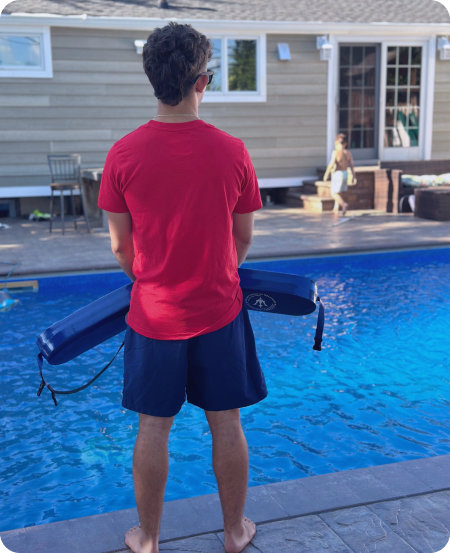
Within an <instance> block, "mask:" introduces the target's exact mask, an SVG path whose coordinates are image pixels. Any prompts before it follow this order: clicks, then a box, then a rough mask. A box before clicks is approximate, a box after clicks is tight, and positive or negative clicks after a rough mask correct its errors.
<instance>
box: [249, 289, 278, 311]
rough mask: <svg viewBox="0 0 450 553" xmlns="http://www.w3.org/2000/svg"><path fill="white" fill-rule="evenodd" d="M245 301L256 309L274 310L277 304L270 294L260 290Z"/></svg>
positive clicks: (251, 307)
mask: <svg viewBox="0 0 450 553" xmlns="http://www.w3.org/2000/svg"><path fill="white" fill-rule="evenodd" d="M245 303H246V304H247V306H248V307H250V309H254V310H255V311H272V309H275V307H276V306H277V302H276V301H275V300H274V299H273V298H271V297H270V296H269V295H268V294H263V293H258V292H256V293H255V294H250V295H249V296H247V297H246V298H245Z"/></svg>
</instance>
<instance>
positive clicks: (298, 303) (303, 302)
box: [36, 269, 325, 405]
mask: <svg viewBox="0 0 450 553" xmlns="http://www.w3.org/2000/svg"><path fill="white" fill-rule="evenodd" d="M239 277H240V281H241V288H242V292H243V298H244V302H245V305H246V306H247V308H248V309H250V310H253V311H260V312H264V313H277V314H282V315H291V316H303V315H309V314H311V313H313V312H314V311H315V310H316V309H317V307H318V306H319V314H318V320H317V329H316V335H315V338H314V346H313V349H315V350H316V351H320V350H321V343H322V334H323V327H324V319H325V310H324V306H323V303H322V302H321V301H320V298H319V295H318V290H317V285H316V283H315V282H314V281H313V280H311V279H309V278H306V277H302V276H299V275H291V274H286V273H275V272H271V271H259V270H256V269H239ZM132 287H133V285H132V284H127V285H126V286H123V287H122V288H119V289H118V290H115V291H114V292H111V293H110V294H107V295H106V296H103V297H101V298H99V299H98V300H96V301H94V302H92V303H90V304H89V305H87V306H85V307H82V308H81V309H79V310H78V311H75V312H74V313H72V314H71V315H69V316H68V317H66V318H65V319H62V320H61V321H58V322H57V323H55V324H53V325H52V326H50V327H49V328H47V330H44V332H42V334H40V335H39V336H38V338H37V340H36V343H37V346H38V349H39V354H38V365H39V371H40V374H41V379H42V381H41V386H40V388H39V392H38V395H40V394H41V392H42V390H43V388H44V386H47V387H48V389H49V390H50V391H51V392H52V397H53V400H54V402H55V405H56V404H57V402H56V399H55V397H54V394H55V393H75V391H71V392H57V391H55V390H53V389H52V388H51V386H50V385H49V384H48V383H47V382H46V381H45V380H44V377H43V375H42V365H43V360H44V359H45V360H46V361H47V362H48V363H49V364H50V365H61V364H63V363H67V362H68V361H71V360H72V359H75V358H76V357H78V356H79V355H81V354H82V353H85V352H86V351H88V350H90V349H92V348H94V347H95V346H98V345H99V344H101V343H103V342H105V341H106V340H108V339H109V338H112V337H113V336H116V335H117V334H120V333H121V332H123V331H124V330H126V327H127V325H126V315H127V313H128V310H129V307H130V298H131V290H132ZM119 351H120V349H119ZM116 355H117V354H116ZM111 363H112V361H111V362H110V363H109V364H108V365H107V366H106V367H105V368H104V369H103V371H101V373H99V374H98V375H97V376H96V377H95V378H94V379H92V380H91V381H90V382H89V383H88V384H86V385H85V386H82V387H81V388H79V389H77V390H76V391H80V390H81V389H84V388H86V387H87V386H89V384H91V383H92V382H93V381H94V380H95V379H96V378H98V376H100V374H102V373H103V372H104V371H105V370H106V368H107V367H109V365H110V364H111Z"/></svg>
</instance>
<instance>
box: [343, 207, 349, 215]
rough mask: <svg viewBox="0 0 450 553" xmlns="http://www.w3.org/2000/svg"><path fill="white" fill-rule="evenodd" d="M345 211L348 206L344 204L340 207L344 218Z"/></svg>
mask: <svg viewBox="0 0 450 553" xmlns="http://www.w3.org/2000/svg"><path fill="white" fill-rule="evenodd" d="M347 209H348V204H344V205H343V206H342V216H344V215H345V214H346V213H347Z"/></svg>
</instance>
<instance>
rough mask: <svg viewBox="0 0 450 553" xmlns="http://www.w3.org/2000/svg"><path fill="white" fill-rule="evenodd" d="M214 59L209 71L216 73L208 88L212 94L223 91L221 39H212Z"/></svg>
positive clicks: (210, 61)
mask: <svg viewBox="0 0 450 553" xmlns="http://www.w3.org/2000/svg"><path fill="white" fill-rule="evenodd" d="M211 44H212V57H211V59H210V60H209V63H208V69H212V70H213V71H214V77H213V80H212V82H211V84H209V85H208V86H207V87H206V90H208V91H211V92H220V91H221V90H222V40H221V39H220V38H213V39H211Z"/></svg>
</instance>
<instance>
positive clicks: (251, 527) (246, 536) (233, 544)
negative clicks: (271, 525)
mask: <svg viewBox="0 0 450 553" xmlns="http://www.w3.org/2000/svg"><path fill="white" fill-rule="evenodd" d="M255 534H256V525H255V523H254V522H252V521H251V520H250V519H249V518H247V517H244V518H243V519H242V526H241V527H240V528H239V529H238V530H235V531H234V532H230V533H227V532H225V551H226V553H240V552H241V551H242V550H243V549H244V548H245V546H246V545H248V544H249V543H250V542H251V541H252V539H253V538H254V537H255Z"/></svg>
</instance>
